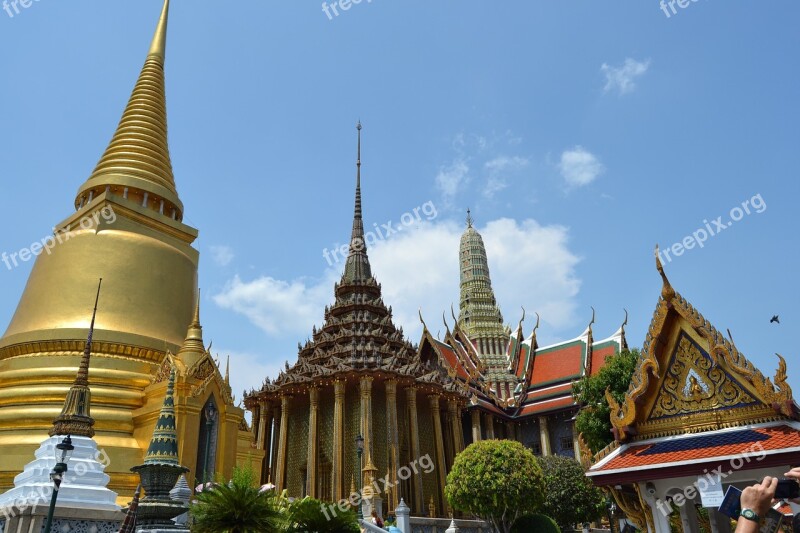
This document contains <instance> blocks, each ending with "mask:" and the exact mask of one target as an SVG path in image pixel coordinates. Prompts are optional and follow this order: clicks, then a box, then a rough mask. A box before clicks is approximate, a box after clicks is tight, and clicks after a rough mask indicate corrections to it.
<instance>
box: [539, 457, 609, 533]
mask: <svg viewBox="0 0 800 533" xmlns="http://www.w3.org/2000/svg"><path fill="white" fill-rule="evenodd" d="M537 459H538V460H539V465H540V466H541V467H542V473H543V474H544V493H545V494H544V504H543V506H542V512H543V513H544V514H546V515H547V516H550V517H552V518H553V519H554V520H555V521H556V523H558V525H559V526H561V527H562V528H566V527H567V526H568V525H572V524H575V523H583V522H592V521H594V520H596V519H598V518H600V517H601V516H602V514H603V512H604V510H605V499H604V498H603V493H602V491H601V490H600V489H599V488H597V487H595V486H594V484H593V483H592V481H591V480H590V479H589V478H588V477H586V475H585V474H584V471H583V467H582V466H581V465H580V463H578V461H576V460H575V459H572V458H571V457H561V456H558V455H550V456H547V457H538V458H537Z"/></svg>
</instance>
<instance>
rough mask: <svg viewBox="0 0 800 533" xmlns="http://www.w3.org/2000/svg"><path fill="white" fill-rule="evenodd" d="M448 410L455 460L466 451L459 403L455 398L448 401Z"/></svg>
mask: <svg viewBox="0 0 800 533" xmlns="http://www.w3.org/2000/svg"><path fill="white" fill-rule="evenodd" d="M447 410H448V412H449V413H450V423H451V424H452V427H453V450H454V451H455V454H453V459H454V460H455V456H456V455H458V454H459V453H461V452H462V451H463V450H464V431H463V430H462V428H461V413H460V412H459V409H458V401H457V400H455V399H454V398H450V399H449V400H447Z"/></svg>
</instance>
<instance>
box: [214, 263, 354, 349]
mask: <svg viewBox="0 0 800 533" xmlns="http://www.w3.org/2000/svg"><path fill="white" fill-rule="evenodd" d="M337 278H338V276H336V275H335V274H334V272H333V271H332V270H329V271H327V272H326V275H325V276H324V277H323V279H322V280H320V281H316V282H315V281H313V280H308V279H296V280H293V281H283V280H279V279H275V278H272V277H269V276H261V277H259V278H256V279H254V280H252V281H242V280H241V278H239V276H238V274H237V275H236V276H234V277H233V279H231V280H230V281H228V283H226V284H225V287H224V288H223V289H222V292H220V293H219V294H217V295H215V296H214V302H215V303H216V304H217V305H219V306H220V307H222V308H223V309H230V310H232V311H235V312H237V313H240V314H242V315H244V316H246V317H247V318H248V319H249V320H250V321H251V322H252V323H253V324H255V325H256V326H258V327H259V328H261V329H262V330H264V331H265V332H266V333H268V334H269V335H271V336H274V337H283V338H286V337H298V340H300V336H302V337H303V338H305V337H306V336H308V335H310V334H311V326H312V325H313V324H314V323H315V322H319V320H320V319H321V318H322V315H323V308H324V307H325V304H327V303H330V300H332V299H333V283H334V281H335V280H336V279H337Z"/></svg>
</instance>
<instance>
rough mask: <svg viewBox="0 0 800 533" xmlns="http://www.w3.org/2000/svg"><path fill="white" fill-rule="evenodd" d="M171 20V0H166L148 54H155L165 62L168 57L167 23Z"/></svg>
mask: <svg viewBox="0 0 800 533" xmlns="http://www.w3.org/2000/svg"><path fill="white" fill-rule="evenodd" d="M168 22H169V0H164V8H163V9H162V10H161V18H160V19H159V20H158V26H157V27H156V33H155V35H153V42H152V44H151V45H150V53H149V54H147V55H148V56H155V57H157V58H159V59H161V62H162V64H163V62H164V60H165V59H166V58H167V54H166V52H167V24H168Z"/></svg>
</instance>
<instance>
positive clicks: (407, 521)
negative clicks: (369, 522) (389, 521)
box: [394, 498, 411, 533]
mask: <svg viewBox="0 0 800 533" xmlns="http://www.w3.org/2000/svg"><path fill="white" fill-rule="evenodd" d="M394 512H395V514H396V515H397V529H399V530H400V531H402V532H403V533H411V509H409V508H408V505H406V502H404V501H403V499H402V498H400V504H399V505H398V506H397V509H395V510H394Z"/></svg>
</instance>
